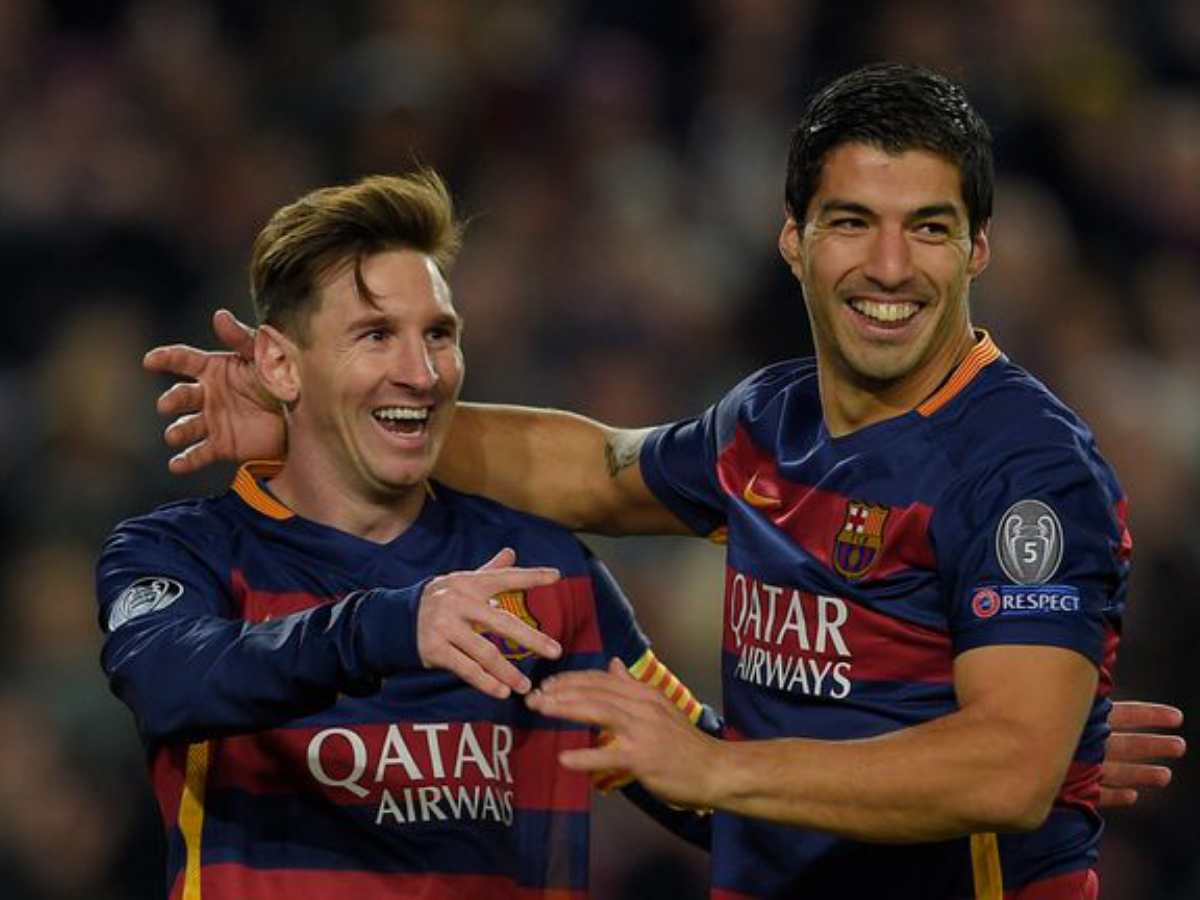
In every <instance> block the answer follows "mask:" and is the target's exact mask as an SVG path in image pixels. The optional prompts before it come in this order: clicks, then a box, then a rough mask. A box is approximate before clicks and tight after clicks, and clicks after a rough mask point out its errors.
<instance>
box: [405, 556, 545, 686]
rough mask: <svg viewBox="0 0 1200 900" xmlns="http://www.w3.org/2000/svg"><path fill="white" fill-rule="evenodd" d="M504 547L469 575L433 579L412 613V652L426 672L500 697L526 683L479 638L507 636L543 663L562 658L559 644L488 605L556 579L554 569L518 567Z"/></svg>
mask: <svg viewBox="0 0 1200 900" xmlns="http://www.w3.org/2000/svg"><path fill="white" fill-rule="evenodd" d="M516 561H517V554H516V553H514V552H513V551H512V550H510V549H508V548H507V547H506V548H505V549H503V550H501V551H500V552H499V553H497V554H496V555H495V556H493V557H492V558H491V559H490V560H489V561H488V562H486V563H484V564H483V565H482V566H480V567H479V568H478V569H476V570H475V571H473V572H452V573H450V574H449V575H442V576H440V577H438V578H435V579H433V580H432V581H430V582H429V584H427V585H426V586H425V590H424V591H422V593H421V606H420V608H419V609H418V610H417V652H418V653H419V654H420V656H421V663H422V664H423V665H424V666H425V668H427V669H434V668H436V669H446V670H448V671H450V672H453V673H454V674H455V675H457V676H458V677H460V678H461V679H462V680H463V681H465V682H467V684H469V685H471V686H472V687H476V688H478V689H479V690H481V691H483V692H484V693H485V694H489V695H491V696H493V697H497V698H499V699H504V698H505V697H507V696H508V695H509V694H510V693H511V692H512V691H516V692H517V693H518V694H524V693H527V692H528V691H529V688H530V687H531V685H530V683H529V679H528V678H526V677H525V675H524V674H523V673H522V672H521V670H520V669H518V668H517V667H516V666H514V665H513V664H512V663H511V662H510V661H509V660H507V659H505V658H504V654H503V653H501V652H500V649H499V648H498V647H497V646H496V645H495V644H493V643H492V642H491V641H489V640H488V639H487V638H486V637H484V636H483V635H482V634H480V631H487V632H490V633H492V634H494V635H496V636H497V637H502V638H507V639H508V640H510V641H513V642H514V643H516V644H520V645H521V646H522V647H524V648H526V649H527V650H531V651H533V652H534V653H536V654H537V655H538V656H541V657H544V658H546V659H557V658H558V657H559V656H560V655H561V654H562V647H560V646H559V644H558V641H556V640H554V639H553V638H552V637H550V636H549V635H545V634H543V633H542V632H540V631H538V630H537V629H536V628H531V627H530V626H529V625H527V624H525V623H524V622H522V621H521V620H520V619H518V618H517V617H516V616H514V615H513V614H512V613H509V612H506V611H505V610H503V609H499V608H497V607H496V606H494V605H492V603H491V602H490V601H491V600H492V598H493V597H494V596H495V595H496V594H501V593H503V592H505V591H523V590H528V589H529V588H535V587H542V586H543V585H547V584H553V583H554V582H556V581H558V579H559V577H560V575H559V572H558V570H557V569H551V568H545V567H542V568H530V569H519V568H515V567H514V566H513V563H515V562H516Z"/></svg>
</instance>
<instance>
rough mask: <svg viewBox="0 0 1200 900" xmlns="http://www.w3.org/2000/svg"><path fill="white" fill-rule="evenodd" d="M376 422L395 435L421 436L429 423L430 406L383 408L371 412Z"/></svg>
mask: <svg viewBox="0 0 1200 900" xmlns="http://www.w3.org/2000/svg"><path fill="white" fill-rule="evenodd" d="M371 415H372V416H373V417H374V418H375V421H376V422H378V423H379V424H380V425H382V426H383V427H384V428H385V429H386V430H388V431H390V432H393V433H394V434H420V433H421V432H422V431H424V430H425V426H426V424H427V423H428V422H429V407H428V406H381V407H380V408H379V409H375V410H372V411H371Z"/></svg>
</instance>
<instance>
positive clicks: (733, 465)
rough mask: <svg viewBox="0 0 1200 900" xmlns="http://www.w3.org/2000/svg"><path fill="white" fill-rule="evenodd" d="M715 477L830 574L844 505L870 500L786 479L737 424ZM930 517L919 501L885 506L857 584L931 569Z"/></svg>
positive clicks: (928, 509) (933, 561)
mask: <svg viewBox="0 0 1200 900" xmlns="http://www.w3.org/2000/svg"><path fill="white" fill-rule="evenodd" d="M717 475H718V477H719V479H720V482H721V487H722V488H724V490H725V491H726V493H728V494H729V495H730V496H732V497H733V498H734V499H736V500H741V501H743V502H746V503H749V504H750V505H751V506H753V507H755V508H757V509H758V511H759V512H760V513H761V514H762V515H764V516H766V517H767V518H768V519H769V520H770V521H771V522H773V523H774V524H775V526H776V527H778V528H779V529H780V530H781V531H783V532H785V533H787V534H788V535H790V536H791V537H792V539H793V540H794V541H796V543H797V544H799V545H800V546H801V547H802V548H803V549H804V550H805V552H807V553H808V554H809V555H811V556H812V557H813V558H814V559H816V560H817V561H819V562H820V563H821V564H822V565H823V566H826V567H827V568H829V569H830V570H833V568H834V565H833V553H834V550H835V547H836V544H837V538H838V535H839V533H841V532H842V530H843V529H844V528H845V527H846V516H847V512H848V509H849V505H850V503H852V502H873V498H871V497H847V496H845V495H843V494H837V493H834V492H832V491H825V490H821V489H819V488H815V487H811V486H809V485H803V484H797V483H796V482H793V481H789V480H788V479H787V478H785V477H783V476H782V475H780V474H779V470H778V468H777V467H776V464H775V460H774V459H773V458H772V457H771V456H770V455H769V454H767V453H766V452H764V451H763V450H760V449H759V448H758V447H757V446H756V445H755V444H754V442H753V441H752V440H751V438H750V435H749V434H748V433H747V432H746V430H745V429H744V428H743V427H742V426H741V425H740V424H739V425H738V426H737V431H736V432H735V434H734V438H733V440H732V441H730V443H729V444H728V445H727V446H726V447H725V449H724V450H722V451H721V456H720V458H719V459H718V460H717ZM932 518H933V509H932V508H931V507H930V506H928V505H926V504H924V503H916V502H914V503H911V504H909V505H908V506H892V507H888V508H887V516H886V520H885V521H884V523H883V544H882V547H881V548H880V549H879V551H878V554H879V555H878V558H877V559H875V560H874V562H873V563H872V564H871V565H870V567H869V569H868V570H867V571H866V573H865V574H864V576H863V578H862V579H861V581H873V580H876V579H880V578H887V577H888V576H890V575H895V574H897V573H899V572H903V571H906V570H908V569H912V568H918V569H933V568H935V566H936V563H937V560H936V558H935V557H934V553H933V545H932V543H931V542H930V539H929V524H930V521H931V519H932Z"/></svg>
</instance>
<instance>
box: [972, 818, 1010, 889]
mask: <svg viewBox="0 0 1200 900" xmlns="http://www.w3.org/2000/svg"><path fill="white" fill-rule="evenodd" d="M971 871H972V874H973V875H974V876H975V900H1004V875H1003V874H1002V873H1001V871H1000V845H999V844H998V843H997V842H996V835H995V834H994V833H992V832H988V833H986V834H973V835H971Z"/></svg>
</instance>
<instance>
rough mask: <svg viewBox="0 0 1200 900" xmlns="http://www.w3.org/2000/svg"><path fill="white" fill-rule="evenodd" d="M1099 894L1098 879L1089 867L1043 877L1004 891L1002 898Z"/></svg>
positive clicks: (1072, 899) (1054, 899) (1051, 899)
mask: <svg viewBox="0 0 1200 900" xmlns="http://www.w3.org/2000/svg"><path fill="white" fill-rule="evenodd" d="M1099 896H1100V879H1099V878H1098V877H1097V876H1096V873H1095V872H1093V871H1092V870H1091V869H1084V870H1083V871H1080V872H1067V873H1066V874H1065V875H1055V876H1053V877H1051V878H1043V879H1042V880H1041V881H1035V882H1033V883H1032V884H1027V885H1025V886H1024V887H1020V888H1017V889H1016V890H1015V891H1005V892H1004V900H1096V898H1097V897H1099Z"/></svg>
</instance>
